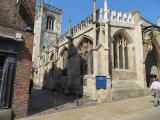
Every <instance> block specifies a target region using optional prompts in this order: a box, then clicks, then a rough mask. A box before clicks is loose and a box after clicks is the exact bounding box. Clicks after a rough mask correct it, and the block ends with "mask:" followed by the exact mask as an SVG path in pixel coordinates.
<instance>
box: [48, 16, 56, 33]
mask: <svg viewBox="0 0 160 120" xmlns="http://www.w3.org/2000/svg"><path fill="white" fill-rule="evenodd" d="M54 21H55V18H52V17H50V16H48V17H47V24H46V29H47V30H54Z"/></svg>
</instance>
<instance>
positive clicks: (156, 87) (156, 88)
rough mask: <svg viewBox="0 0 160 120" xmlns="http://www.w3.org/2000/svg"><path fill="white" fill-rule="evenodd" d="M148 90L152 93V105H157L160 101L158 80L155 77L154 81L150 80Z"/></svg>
mask: <svg viewBox="0 0 160 120" xmlns="http://www.w3.org/2000/svg"><path fill="white" fill-rule="evenodd" d="M150 92H153V93H154V97H155V100H154V106H155V107H157V106H158V105H159V102H160V82H159V80H158V79H157V78H155V80H154V82H152V84H151V86H150Z"/></svg>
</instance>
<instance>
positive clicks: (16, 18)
mask: <svg viewBox="0 0 160 120" xmlns="http://www.w3.org/2000/svg"><path fill="white" fill-rule="evenodd" d="M16 1H17V0H0V34H3V35H12V36H15V35H16V33H21V34H22V37H23V40H24V42H23V43H17V44H16V48H17V52H18V55H17V57H16V62H17V63H16V73H15V80H14V85H13V86H14V87H13V98H12V109H13V111H14V114H15V115H16V118H19V117H24V116H27V112H28V100H29V83H30V79H31V70H32V46H33V33H28V32H26V31H25V30H26V23H25V22H24V20H23V18H22V17H21V16H20V15H19V13H18V12H17V9H16V5H15V4H16ZM29 1H31V2H32V8H31V7H30V10H31V13H32V15H34V12H35V11H34V9H35V0H29Z"/></svg>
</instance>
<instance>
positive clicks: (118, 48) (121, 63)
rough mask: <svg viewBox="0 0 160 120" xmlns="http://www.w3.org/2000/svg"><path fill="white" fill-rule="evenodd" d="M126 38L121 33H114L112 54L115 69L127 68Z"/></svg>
mask: <svg viewBox="0 0 160 120" xmlns="http://www.w3.org/2000/svg"><path fill="white" fill-rule="evenodd" d="M128 39H129V38H126V36H124V35H123V34H122V33H118V34H116V35H114V41H113V54H114V68H115V69H129V52H128V50H129V48H128V44H129V42H128Z"/></svg>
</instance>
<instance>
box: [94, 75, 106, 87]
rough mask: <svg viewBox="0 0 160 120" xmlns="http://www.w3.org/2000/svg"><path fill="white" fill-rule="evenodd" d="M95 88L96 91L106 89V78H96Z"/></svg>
mask: <svg viewBox="0 0 160 120" xmlns="http://www.w3.org/2000/svg"><path fill="white" fill-rule="evenodd" d="M96 88H97V89H106V88H107V77H106V76H96Z"/></svg>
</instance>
